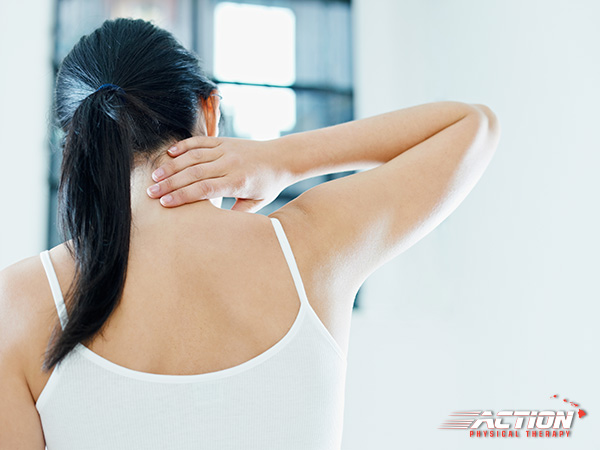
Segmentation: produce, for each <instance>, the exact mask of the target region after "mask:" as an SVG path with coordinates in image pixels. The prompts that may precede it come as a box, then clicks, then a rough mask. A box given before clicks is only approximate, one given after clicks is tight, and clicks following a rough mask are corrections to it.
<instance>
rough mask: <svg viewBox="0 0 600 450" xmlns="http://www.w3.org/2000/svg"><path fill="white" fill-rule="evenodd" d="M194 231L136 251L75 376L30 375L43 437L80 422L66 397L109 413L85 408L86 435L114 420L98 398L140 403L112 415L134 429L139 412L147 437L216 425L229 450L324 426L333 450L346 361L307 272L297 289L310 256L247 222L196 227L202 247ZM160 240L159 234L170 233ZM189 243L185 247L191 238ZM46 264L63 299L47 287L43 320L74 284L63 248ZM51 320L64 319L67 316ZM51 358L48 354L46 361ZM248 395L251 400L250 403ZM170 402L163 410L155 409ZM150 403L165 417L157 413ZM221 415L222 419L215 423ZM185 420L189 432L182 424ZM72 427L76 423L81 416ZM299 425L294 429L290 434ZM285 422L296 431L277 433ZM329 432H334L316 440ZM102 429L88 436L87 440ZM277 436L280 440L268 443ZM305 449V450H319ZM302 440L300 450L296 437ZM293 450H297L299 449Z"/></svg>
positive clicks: (257, 222)
mask: <svg viewBox="0 0 600 450" xmlns="http://www.w3.org/2000/svg"><path fill="white" fill-rule="evenodd" d="M234 216H237V217H234ZM189 226H190V224H189V223H188V224H186V222H185V220H182V221H179V222H173V224H172V227H175V228H179V230H180V232H181V234H177V233H174V234H173V235H174V236H176V237H173V238H169V237H168V236H164V238H163V239H162V240H161V239H156V237H153V236H152V235H151V233H139V234H138V235H137V236H138V237H137V238H134V239H133V240H132V247H131V253H130V265H129V267H128V271H127V281H126V286H125V290H124V294H123V297H122V300H121V303H120V304H119V305H118V307H117V309H116V310H115V312H114V313H113V315H111V317H110V319H109V320H108V321H107V322H106V327H105V328H104V330H103V337H102V336H97V337H96V338H94V340H93V341H92V343H91V344H89V345H87V347H83V346H78V347H77V348H76V350H75V351H73V353H72V354H71V355H70V356H69V357H68V358H67V359H66V360H65V364H64V365H62V363H61V364H59V366H57V368H56V369H54V370H57V371H61V372H60V373H58V375H54V374H53V375H52V376H51V378H50V381H48V380H47V379H46V380H44V379H43V378H44V377H40V376H39V365H38V367H37V371H38V372H37V374H36V372H35V371H30V372H29V373H28V377H29V378H30V380H31V390H32V396H33V398H34V399H37V400H38V402H39V404H38V406H40V405H41V407H42V408H40V409H41V417H42V422H43V423H44V422H45V425H44V426H45V427H46V428H48V429H53V430H57V429H59V428H60V425H61V419H60V416H61V415H63V416H67V415H68V411H71V412H73V410H72V409H71V406H70V405H72V404H74V403H75V397H73V398H69V395H70V394H69V393H72V395H73V396H77V398H78V399H80V400H82V399H83V401H84V403H85V401H91V399H92V398H95V400H94V401H95V402H100V403H98V404H97V405H96V415H94V413H93V412H92V411H91V410H90V407H91V405H89V404H88V405H86V406H85V408H80V409H79V412H80V413H84V411H87V413H89V414H90V417H89V418H86V423H88V422H90V421H92V422H93V421H94V420H95V419H94V418H95V417H98V415H97V414H98V413H102V412H106V408H108V406H109V405H107V404H106V403H102V401H101V400H100V397H102V398H107V397H108V399H109V400H112V401H116V400H115V399H116V398H119V399H122V400H123V402H124V403H125V404H126V403H127V397H128V396H129V398H130V400H131V401H133V400H135V401H136V402H137V403H138V404H137V405H130V407H126V408H125V409H126V410H127V413H125V412H123V413H119V412H118V411H119V410H120V409H122V408H123V407H124V406H123V404H115V405H113V406H114V408H115V414H116V416H115V417H118V419H119V421H123V420H125V421H126V420H134V419H132V414H133V415H138V416H140V417H143V423H142V424H138V425H139V426H141V428H139V427H138V428H137V429H141V430H145V431H146V433H148V431H149V430H148V429H147V427H148V426H149V425H150V424H153V425H152V426H153V427H155V428H156V427H158V426H159V424H158V423H156V422H153V419H152V418H153V417H161V420H162V422H163V425H164V424H166V425H165V426H167V425H168V426H170V427H172V429H173V430H174V429H178V430H179V431H182V430H186V429H194V427H193V424H192V423H188V422H189V421H190V420H192V421H193V420H198V421H205V420H208V419H207V417H208V416H211V417H213V419H211V420H214V422H213V423H212V424H205V427H204V429H203V430H204V433H207V436H208V434H210V433H225V434H227V433H228V432H230V433H234V435H233V437H231V436H230V438H231V439H233V440H232V441H228V440H227V439H228V438H223V441H222V443H223V445H225V444H226V443H229V442H238V441H236V440H235V439H242V438H243V437H244V436H245V438H246V439H248V438H250V440H252V436H253V435H255V434H256V432H257V430H261V433H266V434H267V436H265V439H266V440H263V441H262V444H263V445H264V443H265V442H273V443H276V442H282V441H281V440H279V439H284V438H285V439H290V438H291V437H292V435H293V433H294V429H296V430H301V429H302V428H303V427H310V428H312V429H314V427H317V429H315V434H314V437H313V438H314V439H316V441H314V442H318V439H325V440H334V441H336V442H333V441H331V442H329V443H328V445H333V446H332V447H331V448H336V447H335V446H336V445H338V443H337V439H338V434H339V438H340V439H341V414H342V409H340V408H343V379H344V374H345V357H344V356H343V351H342V350H341V348H339V347H338V345H337V342H336V341H335V340H334V339H333V338H332V337H331V335H329V334H328V331H327V329H326V328H325V327H324V326H323V323H321V321H320V319H319V317H318V315H317V314H316V311H318V310H319V308H320V306H317V307H316V308H315V309H314V310H313V308H312V305H320V304H322V303H321V302H322V300H321V299H319V300H316V301H313V300H312V299H311V300H310V303H309V301H308V298H309V297H310V295H313V294H310V295H309V294H308V292H309V290H306V294H307V295H306V296H304V295H303V294H302V292H303V290H304V286H305V283H303V282H302V281H303V275H304V274H302V278H300V271H298V266H299V265H300V264H298V265H297V266H296V264H295V260H296V258H294V257H295V256H296V253H298V254H302V251H301V250H299V251H298V252H296V251H295V248H294V250H292V247H290V245H291V246H293V245H294V243H293V241H292V240H291V239H290V240H289V241H288V239H287V236H286V234H287V230H286V231H284V228H283V227H285V226H286V225H285V224H283V223H282V222H279V221H278V220H277V219H275V218H267V217H264V216H259V215H250V214H241V213H238V214H233V215H232V218H231V219H230V221H229V222H228V223H223V224H221V227H220V228H219V229H218V230H213V231H214V232H213V233H212V234H210V235H208V234H206V235H203V233H206V232H207V228H206V226H207V224H199V225H197V226H195V231H196V232H197V236H198V239H197V241H193V240H192V237H193V236H194V234H193V233H190V232H191V231H193V230H191V229H189V228H188V227H189ZM281 226H283V227H281ZM290 228H291V226H290ZM155 231H156V232H158V233H160V229H156V230H155ZM184 235H185V236H186V238H185V239H184V238H182V237H181V236H184ZM208 236H210V239H208ZM138 238H139V240H137V239H138ZM186 239H187V241H186ZM286 246H287V247H288V248H287V249H286ZM296 247H299V246H298V245H297V246H296ZM292 251H293V253H292ZM47 255H48V259H49V263H48V262H46V263H44V266H45V267H44V269H43V270H42V272H46V274H45V275H44V276H46V275H47V281H46V283H48V281H50V285H51V283H52V281H51V280H52V277H53V273H55V274H56V280H57V283H56V285H57V286H60V291H62V292H60V293H58V295H56V294H57V292H54V293H52V292H51V287H50V285H48V286H47V287H46V289H45V290H44V291H42V292H43V294H41V295H39V298H40V301H43V302H44V303H45V307H44V309H45V310H46V312H45V313H44V314H43V316H49V314H50V310H51V309H54V301H57V298H59V300H60V297H62V293H64V292H66V289H67V287H68V285H69V283H70V280H71V278H70V277H72V273H73V268H72V267H71V265H70V264H72V263H70V262H69V258H70V256H69V255H68V253H67V252H66V249H65V248H64V246H57V247H55V248H53V249H51V251H49V252H48V253H47ZM41 256H42V261H40V266H42V262H43V259H44V256H43V255H41ZM302 265H304V266H305V265H306V262H303V264H302ZM38 287H39V285H38ZM52 294H55V298H54V299H53V298H52ZM303 298H304V300H305V302H304V304H303V300H302V299H303ZM53 300H54V301H53ZM48 305H50V308H48ZM301 305H303V306H301ZM321 309H322V308H321ZM53 314H54V320H57V316H56V310H54V312H53ZM42 329H43V330H44V332H41V334H46V336H45V337H42V336H37V338H36V339H35V341H36V342H37V343H38V345H39V344H41V343H42V342H43V340H44V339H46V342H47V339H48V338H49V335H48V333H47V332H48V331H49V327H45V328H42ZM43 349H44V348H43V347H39V348H38V352H39V353H38V355H40V356H41V352H42V351H43ZM265 355H267V357H265ZM269 355H270V356H269ZM37 363H38V364H39V363H41V359H39V358H38V361H37ZM96 366H98V367H96ZM31 367H35V364H32V365H31ZM107 369H108V370H107ZM111 369H112V370H111ZM248 369H252V370H248ZM157 374H159V375H157ZM165 374H168V375H184V376H183V377H169V376H168V375H167V376H165ZM198 374H204V376H203V375H198ZM128 375H133V376H132V377H130V376H128ZM185 375H192V376H191V377H186V376H185ZM232 375H233V376H232ZM138 376H139V378H138ZM82 378H84V379H85V380H83V381H81V383H82V385H81V386H79V385H78V383H77V380H81V379H82ZM61 380H62V381H61ZM173 380H176V381H175V382H172V381H173ZM148 381H149V382H150V383H148ZM184 381H186V382H184ZM154 382H157V383H156V384H154ZM304 383H306V384H304ZM107 384H110V386H106V385H107ZM44 386H46V387H44ZM42 390H43V391H42ZM99 391H102V392H99ZM249 391H252V392H253V393H252V395H253V396H254V397H252V399H251V398H249V397H248V395H249V394H248V392H249ZM256 391H259V392H256ZM311 391H312V395H311ZM40 392H43V393H42V396H41V397H39V393H40ZM135 392H137V395H138V397H136V394H135ZM317 392H319V393H318V394H317ZM129 393H131V394H129ZM295 393H297V395H296V394H295ZM115 395H116V396H117V397H115ZM252 395H251V396H252ZM165 396H166V397H165ZM245 396H246V397H245ZM38 397H39V398H38ZM233 397H235V398H236V399H237V401H235V400H234V398H233ZM61 399H62V400H61ZM140 399H144V400H140ZM169 399H170V400H169ZM175 399H178V400H175ZM300 399H303V400H300ZM40 400H41V401H40ZM53 402H54V403H53ZM61 402H62V403H61ZM65 402H66V403H65ZM123 402H121V403H123ZM160 402H166V403H164V405H163V406H162V407H161V406H157V405H158V404H159V403H160ZM172 402H175V403H172ZM194 402H195V403H194ZM299 402H300V403H299ZM315 402H316V403H315ZM160 404H161V405H162V403H160ZM236 404H237V406H235V405H236ZM317 404H318V405H319V408H316V405H317ZM65 405H66V406H65ZM150 405H154V406H155V408H156V410H155V411H146V410H148V409H151V407H150ZM128 408H129V409H128ZM177 408H183V409H184V410H185V408H188V409H189V408H192V409H193V410H194V411H188V412H187V413H186V414H184V415H175V414H174V413H172V412H173V411H175V410H178V409H177ZM196 408H197V409H196ZM231 408H233V409H235V411H234V410H232V409H231ZM288 408H289V409H288ZM298 408H299V409H298ZM44 409H46V415H45V416H44ZM53 409H54V410H53ZM303 409H304V410H303ZM61 410H63V412H62V413H58V412H59V411H61ZM66 410H68V411H67V412H65V411H66ZM319 410H320V411H319ZM200 411H203V412H200ZM285 411H287V413H285ZM57 413H58V414H57ZM282 413H283V415H282ZM169 414H171V416H170V417H169ZM219 414H221V415H223V417H221V418H220V419H217V417H219ZM236 414H239V416H237V418H238V419H239V420H237V421H236V420H235V416H236ZM269 414H273V415H274V416H273V417H269ZM286 414H289V416H286ZM309 416H313V418H312V419H310V418H309ZM115 417H113V418H112V419H110V420H108V422H106V421H104V422H102V420H100V425H102V423H104V425H106V424H107V423H119V422H118V421H117V422H115ZM183 417H185V420H183V422H185V423H180V424H173V423H171V422H173V421H177V420H178V419H181V418H183ZM194 417H195V419H194ZM65 419H66V417H65V418H63V419H62V420H63V421H64V420H65ZM70 420H77V415H73V416H72V417H71V418H70ZM291 421H296V422H295V423H296V424H295V425H293V426H292V425H291ZM313 421H314V422H313ZM267 422H272V423H271V424H270V425H268V424H267ZM278 423H279V426H281V427H284V428H287V431H286V430H276V429H271V428H270V427H276V425H277V424H278ZM63 424H64V422H63ZM324 424H327V426H329V427H330V428H333V430H330V431H326V430H325V429H321V431H319V429H318V427H322V426H324ZM132 426H133V425H132ZM145 427H146V428H145ZM190 427H191V428H190ZM252 427H254V434H253V433H252V429H253V428H252ZM101 428H102V427H100V428H98V430H100V429H101ZM134 428H135V427H134ZM236 429H237V430H238V431H237V434H236V431H235V430H236ZM94 430H95V429H94V428H93V426H91V425H90V426H88V433H89V432H94ZM244 430H245V431H244ZM163 431H164V430H163ZM50 432H52V431H51V430H50ZM103 432H106V430H105V429H104V430H103ZM132 432H133V431H132ZM298 432H299V431H298ZM74 433H75V434H77V433H78V432H77V431H74ZM269 433H273V434H272V435H271V436H270V437H269V436H268V435H269ZM286 433H287V437H286ZM290 433H291V434H290ZM332 433H333V434H332ZM53 436H54V437H48V436H46V439H48V438H49V439H51V440H53V441H54V442H57V443H58V442H62V441H60V439H61V438H60V436H57V435H53ZM211 436H212V437H213V438H214V435H212V434H211ZM319 436H320V437H319ZM71 438H73V437H71ZM269 439H272V440H269ZM308 439H309V440H308V441H306V442H305V443H308V442H311V441H310V438H308ZM291 441H292V443H293V444H294V445H300V444H301V441H298V440H297V439H296V440H294V439H292V440H291ZM120 442H125V441H119V440H118V439H116V440H115V441H114V442H112V441H111V445H113V448H118V445H119V443H120ZM174 442H177V441H174ZM181 442H183V441H181ZM189 442H192V441H189ZM194 442H198V441H197V440H196V441H194ZM207 442H210V441H207ZM257 442H258V441H257ZM287 442H289V441H287ZM115 445H117V447H114V446H115ZM217 447H218V445H217ZM286 447H287V448H293V447H291V446H290V445H289V444H288V445H286ZM262 448H265V447H262ZM266 448H268V447H266ZM327 448H329V447H327Z"/></svg>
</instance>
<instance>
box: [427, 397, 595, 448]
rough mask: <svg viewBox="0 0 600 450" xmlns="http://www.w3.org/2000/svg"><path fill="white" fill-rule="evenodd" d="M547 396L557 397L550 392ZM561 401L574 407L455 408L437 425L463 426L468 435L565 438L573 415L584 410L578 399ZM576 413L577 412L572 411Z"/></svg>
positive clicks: (575, 416) (582, 415) (445, 427)
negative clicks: (524, 409)
mask: <svg viewBox="0 0 600 450" xmlns="http://www.w3.org/2000/svg"><path fill="white" fill-rule="evenodd" d="M550 398H556V399H557V398H558V395H553V396H552V397H550ZM563 402H564V403H567V404H568V405H570V406H572V407H574V408H578V409H577V411H573V410H571V411H551V410H546V411H536V410H527V411H523V410H504V411H498V413H497V414H494V413H493V412H492V411H490V410H487V411H484V410H473V411H457V412H453V413H452V414H450V415H449V416H450V419H448V420H446V421H445V422H443V423H442V424H441V426H440V427H438V428H439V429H440V430H466V431H467V432H468V436H469V437H475V438H481V437H498V438H511V437H516V438H519V437H528V438H529V437H549V438H568V437H571V436H572V430H571V427H572V425H573V421H574V419H575V418H578V419H581V418H583V417H585V416H586V415H587V413H586V412H585V411H584V410H583V409H581V408H579V404H578V403H574V402H570V401H568V400H567V399H566V398H565V399H563ZM576 413H577V414H576Z"/></svg>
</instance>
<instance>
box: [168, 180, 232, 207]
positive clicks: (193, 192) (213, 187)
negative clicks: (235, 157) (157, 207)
mask: <svg viewBox="0 0 600 450" xmlns="http://www.w3.org/2000/svg"><path fill="white" fill-rule="evenodd" d="M230 190H231V186H230V185H229V183H228V182H227V177H226V176H223V177H220V178H209V179H207V180H201V181H198V182H196V183H192V184H189V185H187V186H185V187H182V188H181V189H177V190H175V191H173V192H171V193H169V194H167V195H165V196H163V197H161V198H160V203H161V204H162V205H163V206H167V207H174V206H180V205H184V204H186V203H193V202H197V201H198V200H205V199H209V198H219V197H227V196H228V194H227V192H228V191H230Z"/></svg>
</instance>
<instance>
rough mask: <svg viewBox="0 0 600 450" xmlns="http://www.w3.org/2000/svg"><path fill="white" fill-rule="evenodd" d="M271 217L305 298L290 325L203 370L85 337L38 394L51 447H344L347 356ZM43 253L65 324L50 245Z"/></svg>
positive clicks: (120, 449)
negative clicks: (120, 355) (240, 356)
mask: <svg viewBox="0 0 600 450" xmlns="http://www.w3.org/2000/svg"><path fill="white" fill-rule="evenodd" d="M271 222H272V224H273V227H274V228H275V232H276V234H277V238H278V240H279V243H280V245H281V249H282V250H283V253H284V255H285V259H286V261H287V264H288V266H289V269H290V271H291V273H292V276H293V279H294V283H295V286H296V290H297V292H298V296H299V298H300V311H299V313H298V316H297V317H296V320H295V322H294V324H293V325H292V327H291V329H290V330H289V331H288V333H287V334H286V335H285V336H284V337H283V338H282V339H281V340H280V341H279V342H277V343H276V344H275V345H274V346H273V347H271V348H269V349H268V350H267V351H265V352H264V353H262V354H260V355H258V356H257V357H255V358H252V359H251V360H249V361H246V362H244V363H242V364H240V365H237V366H235V367H231V368H228V369H224V370H219V371H216V372H210V373H205V374H199V375H162V374H152V373H146V372H139V371H136V370H132V369H128V368H125V367H123V366H120V365H117V364H115V363H112V362H110V361H108V360H107V359H104V358H103V357H101V356H100V355H98V354H96V353H94V352H92V351H91V350H89V349H88V348H86V347H85V346H83V345H81V344H79V345H78V346H77V347H76V348H75V349H74V350H73V351H72V352H71V353H70V354H69V355H67V357H66V358H65V359H64V360H63V361H62V362H61V363H60V364H59V365H58V366H57V367H56V368H55V369H54V371H53V372H52V374H51V376H50V378H49V380H48V383H47V384H46V386H45V388H44V390H43V391H42V394H41V395H40V397H39V399H38V401H37V403H36V408H37V410H38V412H39V414H40V418H41V422H42V427H43V430H44V436H45V438H46V446H47V448H48V450H71V449H72V450H96V449H98V450H99V449H102V450H107V449H111V450H138V449H140V450H141V449H144V450H150V449H157V450H158V449H160V450H164V449H170V450H192V449H194V450H206V449H218V450H226V449H227V450H234V449H235V450H239V449H245V450H254V449H256V450H269V449H273V450H275V449H277V450H296V449H298V450H333V449H335V450H339V448H340V446H341V440H342V427H343V411H344V391H345V379H346V358H345V356H344V354H343V352H342V350H341V349H340V347H339V346H338V344H337V342H336V341H335V340H334V339H333V337H332V336H331V334H330V333H329V331H328V330H327V328H325V326H324V325H323V323H322V322H321V321H320V319H319V317H318V316H317V315H316V314H315V312H314V310H313V309H312V307H311V305H310V303H309V302H308V300H307V298H306V293H305V291H304V286H303V284H302V279H301V277H300V273H299V272H298V267H297V266H296V261H295V259H294V256H293V253H292V249H291V248H290V245H289V242H288V240H287V238H286V236H285V233H284V231H283V228H282V226H281V223H280V222H279V221H278V220H277V219H275V218H271ZM40 257H41V259H42V263H43V265H44V269H45V270H46V275H47V276H48V280H49V283H50V287H51V290H52V295H53V297H54V301H55V303H56V307H57V311H58V314H59V317H60V320H61V325H62V326H63V328H64V325H65V324H66V321H67V320H68V318H67V314H66V308H65V306H64V300H63V296H62V293H61V290H60V286H59V284H58V279H57V277H56V273H55V271H54V268H53V266H52V262H51V260H50V256H49V252H48V250H45V251H43V252H42V253H41V254H40Z"/></svg>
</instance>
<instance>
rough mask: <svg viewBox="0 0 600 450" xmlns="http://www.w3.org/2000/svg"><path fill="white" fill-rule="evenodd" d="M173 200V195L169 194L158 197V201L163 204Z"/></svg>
mask: <svg viewBox="0 0 600 450" xmlns="http://www.w3.org/2000/svg"><path fill="white" fill-rule="evenodd" d="M171 201H173V196H172V195H171V194H167V195H165V196H164V197H161V198H160V202H161V203H162V204H163V205H164V204H166V203H171Z"/></svg>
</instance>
